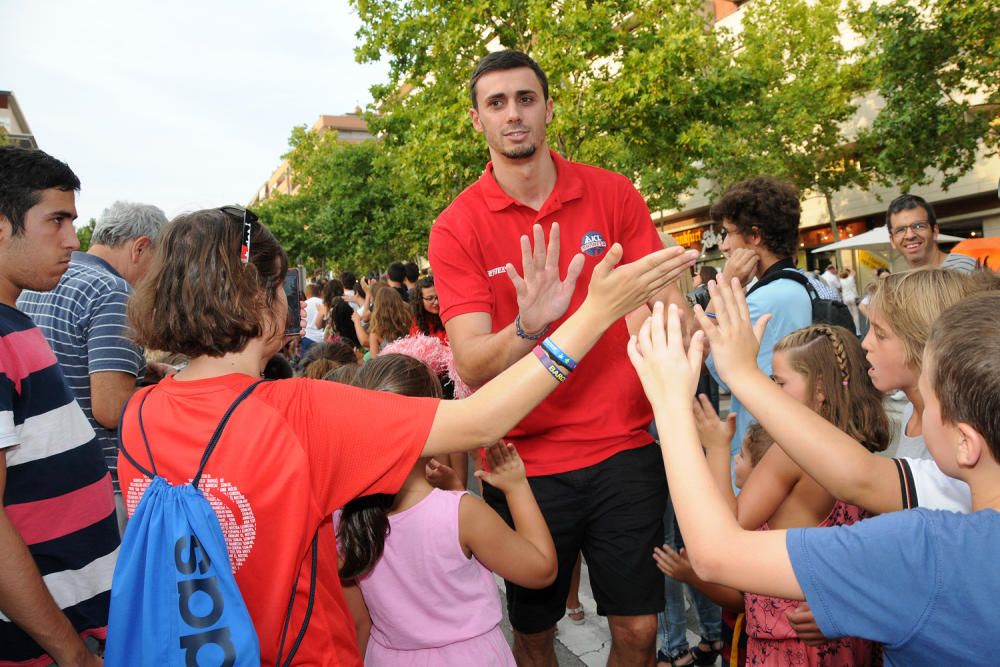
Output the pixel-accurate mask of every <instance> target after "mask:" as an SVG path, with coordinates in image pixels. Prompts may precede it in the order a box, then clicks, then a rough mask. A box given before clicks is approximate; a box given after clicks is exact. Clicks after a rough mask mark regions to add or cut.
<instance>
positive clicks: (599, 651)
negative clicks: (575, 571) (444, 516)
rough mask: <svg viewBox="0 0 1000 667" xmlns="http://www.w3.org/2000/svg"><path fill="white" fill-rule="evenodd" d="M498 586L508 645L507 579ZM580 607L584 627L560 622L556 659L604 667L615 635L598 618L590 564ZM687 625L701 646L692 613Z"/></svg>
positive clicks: (583, 575) (570, 665) (583, 573)
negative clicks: (505, 585)
mask: <svg viewBox="0 0 1000 667" xmlns="http://www.w3.org/2000/svg"><path fill="white" fill-rule="evenodd" d="M497 586H498V587H499V588H500V597H501V598H502V602H503V610H504V617H503V621H502V622H501V625H500V627H501V629H502V630H503V633H504V635H505V636H506V637H507V641H508V642H512V641H513V638H512V636H511V631H510V623H509V622H508V621H507V598H506V596H505V595H504V584H503V579H500V578H499V577H497ZM580 604H582V605H583V608H584V611H585V612H586V617H585V618H584V622H583V624H582V625H576V624H574V623H572V622H571V621H569V620H568V619H566V618H565V617H564V618H563V619H562V620H561V621H559V625H558V626H557V628H558V631H557V633H556V644H555V646H556V658H557V659H558V660H559V665H560V667H581V666H583V665H586V666H587V667H604V666H605V665H606V664H607V662H608V653H609V652H610V651H611V632H610V631H609V630H608V621H607V619H606V618H604V617H603V616H598V615H597V607H596V604H595V603H594V595H593V593H592V591H591V589H590V574H589V572H588V571H587V563H586V562H584V563H583V566H582V568H581V570H580ZM687 621H688V629H687V638H688V644H690V645H691V646H694V645H696V644H697V643H698V639H699V638H698V635H697V634H696V633H695V632H693V631H692V628H693V629H695V630H696V629H697V627H698V626H697V621H696V620H695V618H694V617H693V615H692V612H691V610H690V609H689V610H688V619H687ZM717 664H718V663H717Z"/></svg>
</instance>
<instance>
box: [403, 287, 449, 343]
mask: <svg viewBox="0 0 1000 667" xmlns="http://www.w3.org/2000/svg"><path fill="white" fill-rule="evenodd" d="M428 287H434V276H427V277H425V278H421V279H420V280H419V281H417V286H416V287H415V288H413V289H412V290H410V307H411V308H413V319H414V320H415V321H416V323H417V328H418V329H420V332H421V333H423V334H424V335H425V336H430V335H433V334H434V332H436V331H444V324H442V323H441V315H440V314H438V313H432V312H430V311H429V310H427V308H426V307H424V290H425V289H427V288H428Z"/></svg>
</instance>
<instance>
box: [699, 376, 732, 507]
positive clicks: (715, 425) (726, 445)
mask: <svg viewBox="0 0 1000 667" xmlns="http://www.w3.org/2000/svg"><path fill="white" fill-rule="evenodd" d="M694 424H695V428H696V429H697V430H698V439H699V440H700V441H701V446H702V447H704V448H705V458H706V459H707V460H708V469H709V470H710V471H711V472H712V477H713V478H714V479H715V484H716V487H717V488H718V489H719V493H721V494H722V498H723V500H725V501H726V505H728V506H729V509H730V510H732V512H733V516H738V514H737V511H738V510H737V502H736V494H734V493H733V480H732V477H731V475H730V467H729V463H730V460H731V459H732V456H731V455H730V443H731V442H732V440H733V434H734V433H736V415H734V414H732V413H730V414H729V415H728V416H727V417H726V421H721V420H720V419H719V415H718V414H716V412H715V408H714V407H712V402H711V401H709V400H708V396H705V395H704V394H699V395H698V396H697V397H696V398H695V399H694Z"/></svg>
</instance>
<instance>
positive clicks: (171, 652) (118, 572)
mask: <svg viewBox="0 0 1000 667" xmlns="http://www.w3.org/2000/svg"><path fill="white" fill-rule="evenodd" d="M259 384H260V382H259V381H258V382H255V383H254V384H252V385H250V386H249V387H248V388H247V389H246V390H245V391H244V392H243V393H242V394H240V395H239V396H238V397H237V398H236V400H235V401H233V404H232V405H231V406H229V409H228V410H227V411H226V413H225V415H224V416H223V417H222V421H221V422H219V425H218V427H216V429H215V433H213V434H212V438H211V440H210V441H209V443H208V445H207V446H206V447H205V453H204V454H203V455H202V457H201V463H200V464H199V466H198V470H197V472H196V473H195V475H194V478H193V479H192V481H191V483H190V484H181V485H178V486H173V485H171V484H170V483H169V482H167V481H166V480H165V479H164V478H162V477H160V476H159V474H158V473H157V471H156V463H155V462H154V461H153V452H152V450H151V449H150V447H149V441H148V440H147V438H146V429H145V427H144V426H143V423H142V406H143V405H144V404H145V402H146V399H147V398H148V397H149V394H150V393H152V392H151V391H150V392H147V393H146V394H145V396H143V398H142V402H141V403H140V404H139V430H140V432H141V433H142V439H143V443H144V444H145V446H146V452H147V453H148V454H149V462H150V465H151V467H152V471H148V470H146V468H144V467H143V466H141V465H140V464H139V463H137V462H136V461H135V459H133V458H132V457H131V456H130V455H129V453H128V452H127V451H126V450H125V447H124V446H123V444H122V442H121V437H120V434H121V427H119V448H120V450H121V452H122V454H123V455H124V456H125V458H127V459H128V460H129V461H130V462H131V463H132V465H134V466H135V467H136V468H137V469H138V470H139V471H141V472H142V473H143V474H145V475H146V476H147V477H150V478H151V479H152V482H151V483H150V485H149V487H148V488H147V489H146V491H145V493H143V496H142V499H141V500H140V501H139V505H138V507H137V508H136V510H135V514H134V516H133V517H132V519H131V520H130V521H129V524H128V529H127V530H126V531H125V538H124V540H123V541H122V546H121V552H120V555H119V557H118V564H117V565H116V567H115V573H114V578H113V580H112V584H111V611H110V613H109V617H108V638H107V644H106V648H105V657H104V664H105V665H106V666H107V667H126V666H128V667H136V666H139V665H151V666H155V667H166V666H169V665H183V666H185V667H244V666H245V667H260V664H261V660H260V645H259V642H258V640H257V632H256V630H255V629H254V626H253V621H252V620H251V618H250V612H249V611H247V607H246V604H245V603H244V602H243V597H242V595H240V589H239V587H238V586H237V585H236V579H235V577H234V576H233V570H232V566H231V565H230V561H229V551H228V549H227V548H226V540H225V538H224V537H223V535H222V528H221V526H220V525H219V520H218V518H217V517H216V515H215V512H213V511H212V507H211V505H210V504H209V502H208V499H207V498H205V496H204V495H203V494H202V492H201V490H200V489H199V488H198V483H199V481H200V480H201V476H202V472H203V471H204V470H205V464H207V463H208V459H209V457H211V455H212V452H213V450H214V449H215V446H216V444H217V443H218V441H219V438H220V436H221V435H222V431H223V429H224V428H225V427H226V423H227V422H228V421H229V418H230V417H231V416H232V414H233V412H234V411H235V410H236V408H237V407H238V406H239V404H240V403H242V402H243V400H244V399H245V398H246V397H247V396H249V395H250V393H251V392H253V390H254V389H255V388H256V387H257V385H259ZM315 559H316V552H315V540H314V544H313V560H314V561H315ZM314 565H315V563H314ZM313 573H314V576H315V567H314V568H313ZM293 591H294V587H293ZM310 592H312V591H310ZM311 597H312V596H311V595H310V598H311ZM293 599H294V598H293ZM310 602H311V599H310ZM311 606H312V605H311V604H310V608H311ZM289 607H291V603H290V604H289ZM306 623H308V616H307V617H306ZM287 625H288V620H287V618H286V621H285V630H286V631H287ZM304 631H305V623H304V624H303V628H302V631H301V632H300V633H299V638H298V641H296V642H295V644H294V646H293V648H292V653H293V654H294V651H295V649H297V648H298V643H299V641H301V635H302V634H303V633H304ZM282 635H283V636H282V646H283V645H284V639H285V637H284V633H282ZM291 658H292V656H291V655H289V656H287V660H286V662H285V663H284V664H288V663H290V662H291ZM278 664H279V665H281V664H283V663H282V662H281V658H280V657H279V658H278Z"/></svg>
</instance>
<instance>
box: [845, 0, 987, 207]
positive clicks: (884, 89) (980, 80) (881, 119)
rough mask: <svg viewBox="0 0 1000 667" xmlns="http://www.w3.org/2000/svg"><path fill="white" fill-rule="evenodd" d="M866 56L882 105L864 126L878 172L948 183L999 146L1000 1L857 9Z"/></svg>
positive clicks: (896, 179) (899, 0) (905, 182)
mask: <svg viewBox="0 0 1000 667" xmlns="http://www.w3.org/2000/svg"><path fill="white" fill-rule="evenodd" d="M854 25H855V28H856V29H857V30H858V32H859V33H861V34H862V35H863V36H864V37H865V40H866V41H865V43H866V47H865V53H864V56H865V57H864V60H863V61H862V62H863V63H864V66H865V67H866V69H867V75H868V78H869V80H870V82H871V85H872V88H873V89H877V90H878V92H879V93H880V94H881V97H882V98H883V100H884V103H885V106H884V108H882V110H881V111H880V112H879V114H878V116H877V117H876V118H875V120H874V122H873V123H872V126H871V128H870V129H868V130H866V131H865V132H863V133H862V135H861V137H860V138H861V140H862V141H863V142H864V143H865V144H866V146H867V150H868V151H869V152H870V153H871V154H872V156H873V157H872V164H873V166H874V167H875V170H876V174H877V176H878V179H879V180H880V181H882V182H884V183H888V184H899V185H900V186H901V187H902V188H903V189H908V188H909V187H910V186H911V185H914V184H921V183H928V182H930V181H931V180H932V176H933V173H934V172H933V170H938V171H940V172H942V174H943V179H942V182H943V186H944V187H945V188H946V189H947V187H948V186H949V185H951V184H952V183H954V182H955V181H956V180H957V179H958V178H959V177H961V176H962V175H963V174H965V173H967V172H968V171H969V170H970V169H972V167H973V166H974V164H975V163H976V160H977V157H978V156H977V153H978V152H979V151H983V152H984V153H985V155H987V156H992V155H996V154H997V151H998V149H1000V123H998V113H1000V2H997V0H980V1H977V2H968V1H967V0H888V1H886V2H874V3H871V6H870V7H869V8H868V9H867V10H866V11H863V12H860V11H859V12H857V13H856V15H855V20H854Z"/></svg>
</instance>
